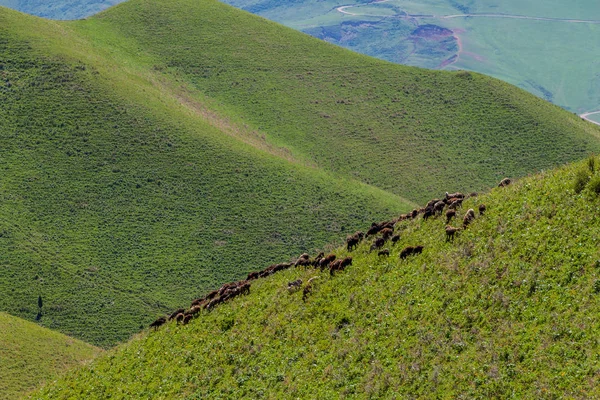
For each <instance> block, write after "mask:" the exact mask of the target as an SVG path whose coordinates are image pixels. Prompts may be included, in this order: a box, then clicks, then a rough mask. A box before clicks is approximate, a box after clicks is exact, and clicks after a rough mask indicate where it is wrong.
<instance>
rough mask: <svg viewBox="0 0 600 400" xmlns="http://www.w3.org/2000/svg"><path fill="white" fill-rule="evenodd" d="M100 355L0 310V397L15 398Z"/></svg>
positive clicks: (90, 347) (67, 338) (84, 345)
mask: <svg viewBox="0 0 600 400" xmlns="http://www.w3.org/2000/svg"><path fill="white" fill-rule="evenodd" d="M98 354H100V349H98V348H97V347H94V346H92V345H89V344H87V343H84V342H81V341H79V340H76V339H73V338H70V337H68V336H65V335H62V334H60V333H58V332H53V331H51V330H49V329H46V328H42V327H40V326H38V325H37V324H34V323H33V322H29V321H25V320H23V319H20V318H16V317H12V316H10V315H8V314H5V313H0V399H15V398H18V397H21V396H23V395H24V394H25V393H27V392H28V391H31V390H32V389H34V388H36V387H38V386H40V385H41V384H42V383H43V382H44V381H48V380H50V379H53V378H56V377H57V376H58V375H59V374H61V373H64V371H66V370H68V369H69V368H73V367H75V366H77V365H80V364H83V363H84V362H87V361H89V360H91V359H92V358H94V357H95V356H97V355H98Z"/></svg>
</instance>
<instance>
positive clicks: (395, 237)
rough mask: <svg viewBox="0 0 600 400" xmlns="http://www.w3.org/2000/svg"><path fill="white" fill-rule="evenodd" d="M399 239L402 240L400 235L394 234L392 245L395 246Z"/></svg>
mask: <svg viewBox="0 0 600 400" xmlns="http://www.w3.org/2000/svg"><path fill="white" fill-rule="evenodd" d="M398 240H400V235H394V236H392V239H391V241H392V246H394V245H395V244H396V243H397V242H398Z"/></svg>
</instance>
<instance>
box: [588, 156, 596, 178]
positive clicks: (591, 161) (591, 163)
mask: <svg viewBox="0 0 600 400" xmlns="http://www.w3.org/2000/svg"><path fill="white" fill-rule="evenodd" d="M587 166H588V169H589V170H590V172H591V173H592V174H593V173H594V171H595V170H596V159H595V158H594V156H590V158H588V160H587Z"/></svg>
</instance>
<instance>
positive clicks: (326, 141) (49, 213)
mask: <svg viewBox="0 0 600 400" xmlns="http://www.w3.org/2000/svg"><path fill="white" fill-rule="evenodd" d="M0 102H1V103H2V107H1V108H0V163H1V164H0V167H1V170H2V174H0V248H1V249H2V251H0V309H1V310H3V311H6V312H9V313H11V314H13V315H18V316H21V317H24V318H27V319H30V320H31V319H34V317H35V315H36V311H37V308H36V300H37V298H38V296H39V295H41V296H43V298H44V301H45V304H46V312H45V313H44V315H43V316H42V318H41V319H40V321H39V322H40V324H42V325H43V326H46V327H49V328H52V329H57V330H59V331H61V332H63V333H67V334H69V335H72V336H74V337H77V338H80V339H83V340H86V341H88V342H90V343H93V344H96V345H101V346H104V347H109V346H112V345H114V344H115V343H117V342H119V341H123V340H125V339H127V338H128V337H129V336H130V335H131V334H133V333H135V332H137V331H139V330H140V329H142V328H143V327H144V326H147V324H148V323H149V322H150V321H152V320H153V319H154V318H155V317H156V316H157V315H160V314H162V313H164V312H166V311H167V310H170V309H173V308H176V307H177V306H180V305H182V304H187V303H188V302H189V301H190V300H191V299H193V298H194V297H197V296H199V295H201V294H203V293H205V292H206V291H208V290H210V289H212V288H214V287H216V286H219V285H220V284H221V283H223V282H225V281H230V280H235V279H239V278H241V277H244V276H245V275H246V274H247V273H248V271H251V270H256V269H259V268H263V267H265V266H266V265H268V264H269V263H272V262H279V261H286V260H289V259H290V258H292V257H294V256H297V255H298V254H300V253H302V252H304V251H315V250H316V249H323V248H324V247H326V246H328V244H330V243H333V242H334V241H335V240H339V239H340V238H341V237H343V236H344V235H345V234H347V233H350V232H353V231H354V230H356V228H357V227H359V226H364V225H366V224H368V223H370V222H371V221H373V220H377V219H383V218H391V217H393V216H397V215H398V214H400V213H401V212H405V211H407V210H409V209H412V208H413V207H414V205H415V203H417V202H422V201H423V200H424V199H427V198H429V197H431V196H433V195H439V190H440V188H443V189H446V188H447V189H449V190H450V189H452V190H456V189H459V190H466V191H473V190H481V189H484V188H488V187H491V186H493V185H495V184H496V183H497V182H498V181H499V180H500V178H502V177H504V176H506V175H510V176H522V175H526V174H529V173H532V172H534V171H537V170H540V169H546V168H550V167H552V166H556V165H558V164H562V163H565V162H568V161H571V160H576V159H581V158H583V157H585V156H586V155H587V154H589V153H591V152H594V151H598V150H599V148H600V142H599V139H598V138H599V137H600V130H599V129H598V127H596V126H594V125H592V124H590V123H587V122H585V121H582V120H581V119H580V118H578V117H577V116H575V115H573V114H570V113H567V112H565V111H564V110H561V109H560V108H558V107H556V106H553V105H551V104H548V103H546V102H544V101H541V100H540V99H538V98H536V97H534V96H532V95H530V94H528V93H526V92H525V91H523V90H519V89H516V88H514V87H512V86H510V85H508V84H505V83H503V82H500V81H498V80H495V79H492V78H488V77H485V76H482V75H479V74H474V73H468V72H458V73H449V72H438V71H425V70H421V69H416V68H409V67H403V66H398V65H394V64H391V63H387V62H384V61H379V60H375V59H372V58H369V57H366V56H361V55H358V54H355V53H352V52H350V51H347V50H343V49H340V48H337V47H335V46H332V45H329V44H327V43H323V42H321V41H319V40H317V39H314V38H311V37H309V36H307V35H304V34H301V33H298V32H295V31H293V30H291V29H287V28H284V27H282V26H280V25H278V24H275V23H272V22H268V21H266V20H264V19H262V18H259V17H256V16H252V15H250V14H248V13H245V12H242V11H240V10H237V9H235V8H232V7H229V6H226V5H224V4H221V3H218V2H216V1H213V0H207V1H202V2H196V1H191V0H175V1H171V2H159V1H145V0H133V1H131V2H127V3H123V4H121V5H119V6H116V7H114V8H112V9H110V10H108V11H106V12H104V13H101V14H99V15H98V16H96V17H94V18H90V19H88V20H83V21H72V22H56V21H46V20H42V19H39V18H34V17H30V16H26V15H23V14H20V13H17V12H14V11H10V10H8V9H3V8H2V9H0Z"/></svg>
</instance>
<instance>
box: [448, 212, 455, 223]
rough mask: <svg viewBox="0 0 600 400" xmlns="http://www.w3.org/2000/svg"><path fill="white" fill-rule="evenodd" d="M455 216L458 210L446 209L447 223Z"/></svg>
mask: <svg viewBox="0 0 600 400" xmlns="http://www.w3.org/2000/svg"><path fill="white" fill-rule="evenodd" d="M454 217H456V210H448V211H446V224H449V223H450V220H451V219H452V218H454Z"/></svg>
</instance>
